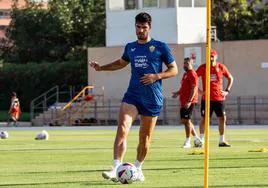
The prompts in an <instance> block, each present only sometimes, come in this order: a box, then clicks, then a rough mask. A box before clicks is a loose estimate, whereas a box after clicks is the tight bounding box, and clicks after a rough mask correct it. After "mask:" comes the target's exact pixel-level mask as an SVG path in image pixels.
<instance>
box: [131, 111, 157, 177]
mask: <svg viewBox="0 0 268 188" xmlns="http://www.w3.org/2000/svg"><path fill="white" fill-rule="evenodd" d="M157 118H158V117H157V116H144V115H141V117H140V120H141V125H140V131H139V144H138V148H137V160H136V162H135V166H136V167H137V169H138V173H139V175H138V178H137V181H144V180H145V178H144V175H143V173H142V164H143V162H144V159H145V157H146V154H147V153H148V151H149V147H150V143H151V139H152V134H153V131H154V128H155V125H156V121H157Z"/></svg>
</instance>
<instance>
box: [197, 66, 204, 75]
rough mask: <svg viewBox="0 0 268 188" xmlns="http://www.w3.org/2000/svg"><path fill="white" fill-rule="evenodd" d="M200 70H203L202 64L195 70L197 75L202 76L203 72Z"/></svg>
mask: <svg viewBox="0 0 268 188" xmlns="http://www.w3.org/2000/svg"><path fill="white" fill-rule="evenodd" d="M202 70H203V66H202V65H201V66H199V67H198V69H197V70H196V74H197V76H198V77H200V76H202V74H203V71H202Z"/></svg>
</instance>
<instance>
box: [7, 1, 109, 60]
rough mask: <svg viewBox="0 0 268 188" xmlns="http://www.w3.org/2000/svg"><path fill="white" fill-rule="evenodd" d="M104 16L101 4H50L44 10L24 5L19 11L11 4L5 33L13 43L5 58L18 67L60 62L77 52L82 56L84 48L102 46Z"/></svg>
mask: <svg viewBox="0 0 268 188" xmlns="http://www.w3.org/2000/svg"><path fill="white" fill-rule="evenodd" d="M104 12H105V11H104V0H103V1H98V0H51V1H49V3H48V6H47V8H44V7H43V6H42V4H37V3H36V2H33V1H27V3H26V6H25V7H24V8H23V9H19V8H17V4H16V0H15V1H14V6H13V9H12V13H11V18H12V21H11V23H10V26H9V29H8V31H7V36H8V37H9V38H10V39H11V40H12V41H13V47H12V49H11V50H10V51H9V54H12V57H13V59H15V60H14V61H20V62H22V63H27V62H29V61H35V62H42V61H43V60H46V61H64V60H66V58H70V57H71V56H72V55H73V53H76V52H77V51H78V52H80V54H79V55H81V52H82V51H83V55H82V56H86V55H85V54H86V53H84V52H85V50H86V47H88V46H103V45H104V41H105V13H104ZM76 55H78V54H76ZM79 55H78V56H79ZM14 57H16V58H14ZM9 60H11V59H9Z"/></svg>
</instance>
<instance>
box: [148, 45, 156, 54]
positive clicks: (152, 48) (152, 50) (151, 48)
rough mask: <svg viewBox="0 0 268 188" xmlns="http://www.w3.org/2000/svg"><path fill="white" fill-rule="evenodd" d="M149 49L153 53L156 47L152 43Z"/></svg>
mask: <svg viewBox="0 0 268 188" xmlns="http://www.w3.org/2000/svg"><path fill="white" fill-rule="evenodd" d="M149 50H150V52H151V53H153V52H154V50H155V47H154V46H153V45H152V46H150V47H149Z"/></svg>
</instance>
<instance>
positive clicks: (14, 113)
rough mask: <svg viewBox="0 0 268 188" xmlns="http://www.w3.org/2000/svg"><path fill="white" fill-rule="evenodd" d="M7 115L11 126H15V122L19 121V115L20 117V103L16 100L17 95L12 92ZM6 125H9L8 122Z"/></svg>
mask: <svg viewBox="0 0 268 188" xmlns="http://www.w3.org/2000/svg"><path fill="white" fill-rule="evenodd" d="M9 115H10V118H11V121H13V125H14V126H17V121H18V120H19V118H20V115H21V109H20V101H19V99H18V98H17V94H16V93H15V92H12V95H11V104H10V108H9ZM7 124H8V125H9V124H10V122H9V121H8V123H7Z"/></svg>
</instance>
